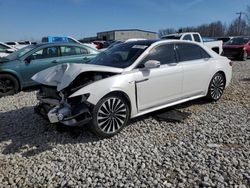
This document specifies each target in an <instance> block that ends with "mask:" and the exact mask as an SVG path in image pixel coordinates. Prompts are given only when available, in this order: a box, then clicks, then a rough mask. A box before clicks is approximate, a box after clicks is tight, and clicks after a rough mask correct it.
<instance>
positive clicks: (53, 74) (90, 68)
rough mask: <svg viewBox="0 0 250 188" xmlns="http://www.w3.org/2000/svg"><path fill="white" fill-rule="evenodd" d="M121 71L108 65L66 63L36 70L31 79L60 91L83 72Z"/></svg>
mask: <svg viewBox="0 0 250 188" xmlns="http://www.w3.org/2000/svg"><path fill="white" fill-rule="evenodd" d="M122 71H123V69H120V68H114V67H108V66H100V65H90V64H74V63H67V64H62V65H57V66H54V67H51V68H48V69H45V70H43V71H41V72H38V73H37V74H35V75H34V76H33V77H32V78H31V79H32V80H34V81H36V82H38V83H40V84H43V85H48V86H56V87H57V91H61V90H62V89H64V88H66V87H68V86H69V84H70V83H71V82H72V81H73V80H74V79H75V78H76V77H77V76H78V75H79V74H81V73H83V72H110V73H121V72H122Z"/></svg>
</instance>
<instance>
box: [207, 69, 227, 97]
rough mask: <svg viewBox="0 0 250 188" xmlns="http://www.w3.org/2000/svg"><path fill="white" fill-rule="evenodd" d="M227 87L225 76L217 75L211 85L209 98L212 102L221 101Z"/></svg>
mask: <svg viewBox="0 0 250 188" xmlns="http://www.w3.org/2000/svg"><path fill="white" fill-rule="evenodd" d="M225 85H226V80H225V78H224V75H222V74H221V73H216V74H215V75H214V76H213V78H212V80H211V82H210V84H209V88H208V93H207V98H208V99H209V100H210V101H217V100H219V99H220V98H221V96H222V95H223V92H224V89H225Z"/></svg>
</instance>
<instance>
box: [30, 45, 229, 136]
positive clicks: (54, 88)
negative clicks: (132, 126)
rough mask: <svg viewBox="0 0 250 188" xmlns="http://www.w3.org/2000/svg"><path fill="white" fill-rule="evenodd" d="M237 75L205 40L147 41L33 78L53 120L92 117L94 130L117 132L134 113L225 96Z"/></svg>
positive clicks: (70, 121)
mask: <svg viewBox="0 0 250 188" xmlns="http://www.w3.org/2000/svg"><path fill="white" fill-rule="evenodd" d="M56 70H57V72H56V73H55V71H56ZM46 75H51V76H49V77H48V76H46ZM231 76H232V64H231V61H230V60H229V59H227V58H226V57H223V56H220V55H218V54H216V53H215V52H214V51H212V50H211V49H209V48H208V47H205V46H204V45H202V44H199V43H195V42H188V41H180V40H162V41H155V40H153V41H151V40H143V41H134V42H128V43H123V44H120V45H117V46H114V47H113V48H110V49H108V50H107V51H104V52H102V53H100V54H99V55H98V56H97V57H96V58H95V59H93V60H92V61H90V62H89V63H87V64H84V65H79V64H78V65H77V64H67V65H65V64H64V65H62V66H60V65H59V66H57V67H52V68H49V69H46V70H43V71H41V72H39V73H37V74H36V75H34V76H33V77H32V79H33V80H34V81H37V82H38V83H40V84H43V85H42V87H41V90H40V92H39V93H38V99H39V101H40V103H39V105H38V107H37V108H36V111H37V112H38V113H40V114H42V115H43V116H44V117H47V119H49V121H50V122H51V123H59V122H60V123H62V124H64V125H68V126H76V125H84V124H86V123H89V122H91V129H92V130H93V131H94V133H96V134H97V135H99V136H102V137H111V136H113V135H115V134H117V133H118V132H119V131H120V130H121V129H122V128H123V127H124V126H125V125H126V124H127V123H128V120H129V119H130V118H134V117H138V116H141V115H143V114H146V113H149V112H153V111H156V110H159V109H162V108H166V107H169V106H173V105H176V104H179V103H183V102H186V101H189V100H193V99H197V98H200V97H207V98H208V99H209V100H211V101H217V100H219V99H220V97H221V96H222V94H223V91H224V89H225V87H226V86H228V85H229V83H230V80H231ZM48 86H50V87H48ZM69 106H70V108H69Z"/></svg>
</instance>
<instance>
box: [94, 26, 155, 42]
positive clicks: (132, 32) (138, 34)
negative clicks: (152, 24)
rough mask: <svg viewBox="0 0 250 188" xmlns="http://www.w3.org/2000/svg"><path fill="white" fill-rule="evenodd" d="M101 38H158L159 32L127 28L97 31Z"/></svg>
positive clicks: (123, 39) (105, 39)
mask: <svg viewBox="0 0 250 188" xmlns="http://www.w3.org/2000/svg"><path fill="white" fill-rule="evenodd" d="M97 38H98V39H99V40H104V41H107V40H122V41H125V40H128V39H131V38H144V39H156V38H157V33H156V32H151V31H144V30H139V29H127V30H112V31H105V32H99V33H97Z"/></svg>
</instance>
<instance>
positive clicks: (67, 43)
mask: <svg viewBox="0 0 250 188" xmlns="http://www.w3.org/2000/svg"><path fill="white" fill-rule="evenodd" d="M33 45H34V46H35V47H36V48H38V47H43V46H78V47H83V46H85V47H89V46H88V45H84V44H77V43H69V42H53V43H52V42H44V43H38V44H33ZM89 48H91V47H89Z"/></svg>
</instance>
